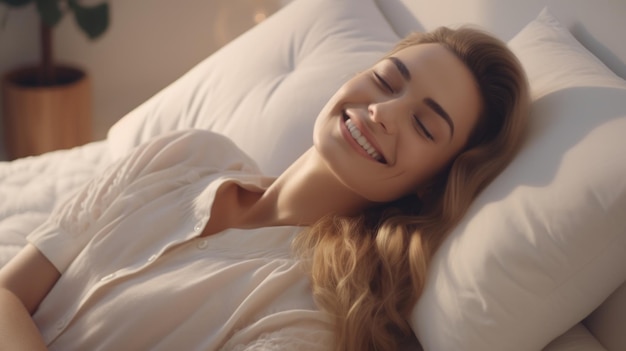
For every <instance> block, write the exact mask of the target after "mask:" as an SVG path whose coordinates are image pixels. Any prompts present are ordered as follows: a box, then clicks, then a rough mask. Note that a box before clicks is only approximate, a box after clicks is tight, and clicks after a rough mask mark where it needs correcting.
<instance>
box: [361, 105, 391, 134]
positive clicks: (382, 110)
mask: <svg viewBox="0 0 626 351" xmlns="http://www.w3.org/2000/svg"><path fill="white" fill-rule="evenodd" d="M367 111H368V114H369V118H370V120H371V121H373V122H375V123H377V124H378V125H380V126H381V127H382V128H383V130H384V131H385V133H387V134H395V133H396V131H397V124H396V122H397V119H396V118H394V116H393V115H394V112H393V108H392V106H390V103H389V102H378V103H372V104H370V105H369V106H368V108H367Z"/></svg>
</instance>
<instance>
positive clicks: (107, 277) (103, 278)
mask: <svg viewBox="0 0 626 351" xmlns="http://www.w3.org/2000/svg"><path fill="white" fill-rule="evenodd" d="M115 276H116V274H115V273H111V274H109V275H105V276H104V277H102V278H100V281H101V282H105V281H107V280H111V279H113V278H115Z"/></svg>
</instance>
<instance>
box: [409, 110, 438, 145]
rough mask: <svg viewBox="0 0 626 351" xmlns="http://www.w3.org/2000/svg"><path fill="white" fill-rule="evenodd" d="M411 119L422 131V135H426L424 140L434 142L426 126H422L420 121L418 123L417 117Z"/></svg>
mask: <svg viewBox="0 0 626 351" xmlns="http://www.w3.org/2000/svg"><path fill="white" fill-rule="evenodd" d="M413 119H414V120H415V123H417V126H418V127H419V128H420V129H421V130H422V132H423V133H424V135H426V138H428V139H430V140H432V141H435V138H434V137H433V135H432V134H431V133H430V131H429V130H428V128H426V126H425V125H424V123H422V121H420V119H419V118H417V116H415V115H413Z"/></svg>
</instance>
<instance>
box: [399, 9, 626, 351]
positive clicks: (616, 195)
mask: <svg viewBox="0 0 626 351" xmlns="http://www.w3.org/2000/svg"><path fill="white" fill-rule="evenodd" d="M509 44H510V47H511V48H512V50H513V51H514V52H516V54H517V55H518V57H520V60H521V61H522V64H523V65H524V66H525V68H526V70H527V73H528V76H529V81H530V84H531V88H532V93H533V96H535V97H536V98H537V100H535V101H534V103H533V108H532V116H531V126H530V134H529V137H528V139H527V140H526V142H525V145H524V146H523V148H522V150H521V152H520V154H519V155H518V156H517V157H516V159H515V160H514V161H513V162H512V164H511V165H510V166H509V167H508V168H507V169H506V170H505V171H504V172H503V174H502V175H501V176H499V177H498V178H497V179H496V180H495V181H494V182H493V183H492V184H491V185H490V186H489V187H488V188H487V189H486V190H485V191H484V192H483V193H482V194H481V195H480V196H479V198H478V199H477V201H476V202H475V203H474V204H473V205H472V207H471V208H470V211H469V213H468V215H467V216H466V217H465V218H464V220H463V221H462V222H461V223H460V225H459V226H458V227H457V228H456V229H455V230H454V231H453V232H452V233H451V235H450V237H449V238H447V239H446V241H445V242H444V244H443V245H442V247H441V248H440V250H439V251H438V252H437V253H436V255H435V257H434V259H433V262H432V267H431V269H430V278H429V280H428V282H427V286H426V288H425V291H424V294H423V296H422V297H421V299H420V300H419V302H418V305H417V307H416V309H415V311H414V313H413V315H412V320H411V323H412V325H413V328H414V330H415V332H416V334H417V337H418V338H419V340H420V342H421V343H422V345H423V346H424V348H425V349H426V350H465V351H473V350H476V351H484V350H507V351H516V350H520V351H522V350H523V351H529V350H540V349H542V348H543V347H544V346H546V345H547V344H548V343H549V342H550V341H551V340H553V339H554V338H556V337H557V336H558V335H560V334H562V333H563V332H565V331H566V330H568V329H569V328H570V327H572V326H573V325H575V324H576V323H577V322H579V321H580V320H581V319H583V318H584V317H585V316H586V315H588V314H589V313H590V312H592V311H593V310H594V309H595V308H596V307H597V306H598V305H599V304H600V303H601V302H602V301H603V300H604V299H606V298H607V296H609V295H610V293H611V292H612V291H613V290H615V289H616V288H617V287H618V286H619V285H620V284H621V283H622V282H624V281H625V280H626V216H625V215H624V214H625V212H624V209H626V162H625V158H624V152H625V151H626V138H625V137H624V135H626V83H625V82H624V81H623V80H622V79H620V78H618V77H616V76H615V75H614V74H613V73H611V72H610V71H609V70H608V69H606V67H604V65H603V64H601V63H600V62H599V61H598V60H597V59H596V58H595V57H594V56H593V55H592V54H591V53H589V52H588V51H586V50H585V49H584V48H583V47H582V46H581V45H580V44H579V43H577V42H576V41H575V40H574V39H573V37H572V36H571V35H570V33H569V32H568V31H567V30H566V29H565V28H563V27H562V26H561V25H560V24H559V23H558V21H557V20H556V19H554V17H552V16H551V15H550V14H549V13H548V12H547V10H544V11H543V12H542V13H541V14H540V15H539V16H538V17H537V18H536V19H535V20H534V21H533V22H531V23H530V24H529V25H528V26H527V27H525V28H524V29H523V30H522V31H521V32H520V33H519V34H518V35H517V36H516V37H515V38H513V39H512V40H511V42H510V43H509Z"/></svg>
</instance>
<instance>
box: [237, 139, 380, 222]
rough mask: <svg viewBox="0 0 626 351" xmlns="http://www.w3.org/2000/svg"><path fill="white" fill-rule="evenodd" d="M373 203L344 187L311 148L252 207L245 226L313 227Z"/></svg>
mask: <svg viewBox="0 0 626 351" xmlns="http://www.w3.org/2000/svg"><path fill="white" fill-rule="evenodd" d="M369 204H370V203H369V202H368V201H367V200H365V199H363V198H362V197H360V196H358V195H357V194H355V193H354V192H352V191H351V190H350V189H348V188H347V187H346V186H345V185H344V184H342V183H341V182H340V181H339V180H338V179H337V178H336V177H335V176H334V175H333V174H332V172H331V170H330V169H328V167H327V166H326V163H325V162H324V161H323V160H322V159H321V158H320V157H319V154H318V153H317V152H316V150H314V149H313V148H311V149H309V150H308V151H307V152H305V153H304V154H303V155H302V156H300V158H298V159H297V160H296V162H294V163H293V164H292V165H291V166H290V167H289V168H288V169H287V170H286V171H285V172H283V174H281V175H280V176H279V177H278V178H277V179H276V181H274V182H273V183H272V185H271V186H270V187H269V188H268V189H267V190H266V191H265V192H264V193H263V195H262V196H261V197H260V198H258V200H257V201H254V203H252V204H251V205H250V207H249V210H248V211H246V213H247V214H246V215H245V217H244V218H243V219H242V220H243V222H244V223H243V224H242V226H245V227H266V226H277V225H311V224H313V223H315V222H316V221H317V220H319V219H320V218H322V217H323V216H326V215H329V214H337V215H352V214H356V213H358V212H359V211H361V210H363V209H364V208H366V207H367V206H368V205H369Z"/></svg>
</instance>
